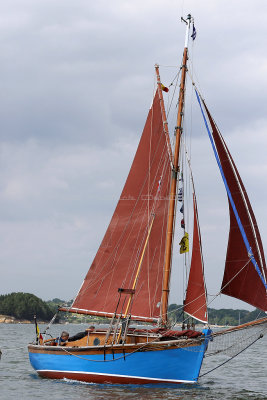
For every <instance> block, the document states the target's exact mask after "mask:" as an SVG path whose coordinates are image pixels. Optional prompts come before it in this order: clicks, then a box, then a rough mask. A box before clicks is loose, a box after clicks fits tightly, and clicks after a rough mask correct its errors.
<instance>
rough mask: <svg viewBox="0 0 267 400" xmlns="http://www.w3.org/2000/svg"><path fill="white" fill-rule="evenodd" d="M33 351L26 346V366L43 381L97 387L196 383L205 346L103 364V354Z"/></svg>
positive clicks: (128, 355) (131, 356) (131, 355)
mask: <svg viewBox="0 0 267 400" xmlns="http://www.w3.org/2000/svg"><path fill="white" fill-rule="evenodd" d="M34 347H35V346H29V358H30V362H31V364H32V366H33V368H34V369H35V370H36V371H37V372H38V374H39V375H41V376H43V377H48V378H59V379H61V378H68V379H75V380H80V381H85V382H97V383H132V384H134V383H136V384H144V383H153V382H154V383H156V382H170V383H196V382H197V380H198V376H199V372H200V368H201V365H202V361H203V357H204V353H205V350H206V343H205V342H202V343H200V344H199V345H197V346H190V347H185V348H173V346H172V348H171V349H168V348H165V349H164V350H154V351H138V352H132V353H126V354H123V353H116V354H114V359H113V355H112V354H106V356H105V360H104V355H103V353H100V354H97V355H95V354H94V355H91V354H90V355H89V354H84V353H86V351H84V352H83V353H82V354H78V353H74V350H73V353H72V349H71V348H70V347H68V348H65V350H63V349H62V351H60V353H58V354H53V352H51V351H49V350H48V349H47V350H46V349H44V350H43V351H42V352H35V349H34ZM36 347H39V346H36ZM166 347H167V346H166ZM39 349H40V347H39ZM67 352H70V353H72V354H68V353H67Z"/></svg>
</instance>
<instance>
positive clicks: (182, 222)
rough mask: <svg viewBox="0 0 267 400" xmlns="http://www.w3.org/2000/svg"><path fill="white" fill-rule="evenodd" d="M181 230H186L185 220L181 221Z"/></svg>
mask: <svg viewBox="0 0 267 400" xmlns="http://www.w3.org/2000/svg"><path fill="white" fill-rule="evenodd" d="M181 228H183V229H184V228H185V224H184V219H182V221H181Z"/></svg>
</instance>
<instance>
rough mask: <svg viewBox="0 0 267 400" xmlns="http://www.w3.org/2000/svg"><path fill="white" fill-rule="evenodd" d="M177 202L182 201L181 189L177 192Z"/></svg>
mask: <svg viewBox="0 0 267 400" xmlns="http://www.w3.org/2000/svg"><path fill="white" fill-rule="evenodd" d="M178 201H183V188H180V189H179V191H178Z"/></svg>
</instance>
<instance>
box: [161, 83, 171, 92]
mask: <svg viewBox="0 0 267 400" xmlns="http://www.w3.org/2000/svg"><path fill="white" fill-rule="evenodd" d="M161 89H162V90H163V92H166V93H168V91H169V89H168V88H167V87H166V86H164V85H163V84H161Z"/></svg>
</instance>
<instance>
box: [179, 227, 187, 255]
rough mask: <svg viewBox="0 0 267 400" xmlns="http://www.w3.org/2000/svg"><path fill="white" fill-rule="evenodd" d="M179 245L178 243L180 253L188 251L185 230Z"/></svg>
mask: <svg viewBox="0 0 267 400" xmlns="http://www.w3.org/2000/svg"><path fill="white" fill-rule="evenodd" d="M179 245H180V254H183V253H188V252H189V238H188V233H187V232H185V234H184V237H183V238H182V240H181V241H180V243H179Z"/></svg>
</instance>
